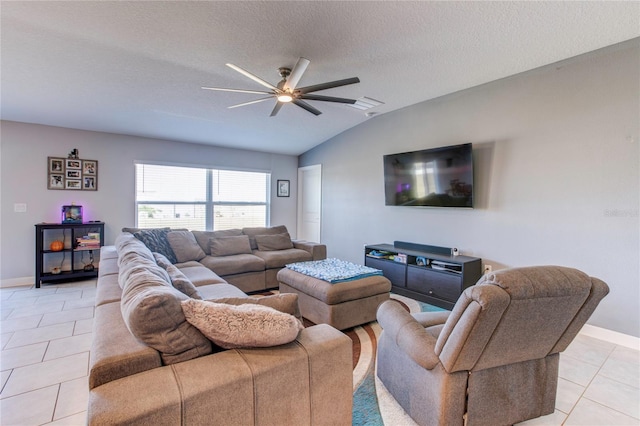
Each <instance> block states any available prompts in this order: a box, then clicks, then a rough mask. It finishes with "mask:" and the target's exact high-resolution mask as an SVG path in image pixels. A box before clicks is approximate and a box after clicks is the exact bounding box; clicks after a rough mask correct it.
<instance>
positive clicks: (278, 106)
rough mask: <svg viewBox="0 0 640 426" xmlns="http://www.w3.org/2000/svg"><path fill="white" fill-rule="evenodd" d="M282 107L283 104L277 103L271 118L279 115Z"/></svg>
mask: <svg viewBox="0 0 640 426" xmlns="http://www.w3.org/2000/svg"><path fill="white" fill-rule="evenodd" d="M282 105H284V103H283V102H276V105H275V106H274V107H273V111H271V115H270V117H274V116H275V115H276V114H277V113H278V111H280V108H282Z"/></svg>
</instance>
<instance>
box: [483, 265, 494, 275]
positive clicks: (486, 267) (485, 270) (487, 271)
mask: <svg viewBox="0 0 640 426" xmlns="http://www.w3.org/2000/svg"><path fill="white" fill-rule="evenodd" d="M492 270H493V267H492V266H491V265H484V273H485V274H488V273H490V272H491V271H492Z"/></svg>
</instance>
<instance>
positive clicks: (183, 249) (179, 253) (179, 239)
mask: <svg viewBox="0 0 640 426" xmlns="http://www.w3.org/2000/svg"><path fill="white" fill-rule="evenodd" d="M167 240H168V241H169V245H170V246H171V249H172V250H173V253H174V254H175V255H176V259H177V260H178V262H188V261H190V260H200V259H202V258H203V257H205V256H206V254H205V252H204V251H203V250H202V248H201V247H200V245H199V244H198V242H197V241H196V237H195V235H193V234H192V233H191V232H190V231H170V232H169V233H167Z"/></svg>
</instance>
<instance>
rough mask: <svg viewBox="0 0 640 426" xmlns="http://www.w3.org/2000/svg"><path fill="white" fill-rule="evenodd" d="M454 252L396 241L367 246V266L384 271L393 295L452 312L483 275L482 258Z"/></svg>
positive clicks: (365, 259) (444, 248)
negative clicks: (459, 254)
mask: <svg viewBox="0 0 640 426" xmlns="http://www.w3.org/2000/svg"><path fill="white" fill-rule="evenodd" d="M451 253H452V251H451V249H450V248H448V247H437V246H429V245H424V244H415V243H408V242H404V241H395V242H394V243H393V245H391V244H374V245H367V246H365V248H364V256H365V257H364V263H365V265H367V266H369V267H372V268H376V269H380V270H382V272H383V274H384V276H385V277H387V278H388V279H389V281H391V284H392V286H393V288H392V290H391V291H392V292H394V293H397V294H400V295H403V296H407V297H410V298H412V299H416V300H420V301H422V302H426V303H429V304H432V305H435V306H439V307H441V308H445V309H449V310H451V309H452V308H453V306H454V305H455V304H456V301H457V300H458V297H460V294H462V292H463V291H464V289H465V288H467V287H470V286H472V285H474V284H475V283H476V282H477V281H478V280H479V279H480V277H481V276H482V259H480V258H477V257H468V256H452V254H451Z"/></svg>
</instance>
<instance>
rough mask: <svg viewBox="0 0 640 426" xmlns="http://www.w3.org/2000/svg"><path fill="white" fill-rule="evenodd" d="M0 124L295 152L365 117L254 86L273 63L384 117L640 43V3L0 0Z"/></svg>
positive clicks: (273, 73) (270, 74)
mask: <svg viewBox="0 0 640 426" xmlns="http://www.w3.org/2000/svg"><path fill="white" fill-rule="evenodd" d="M0 18H1V22H0V24H1V33H0V35H1V45H0V47H1V50H0V52H1V64H0V65H1V80H0V82H1V87H0V89H1V102H2V103H1V110H0V112H1V118H2V119H3V120H11V121H18V122H25V123H39V124H46V125H53V126H61V127H69V128H76V129H84V130H94V131H101V132H111V133H120V134H127V135H135V136H144V137H150V138H159V139H170V140H176V141H183V142H192V143H199V144H210V145H216V146H225V147H234V148H240V149H250V150H258V151H266V152H273V153H282V154H291V155H298V154H301V153H303V152H305V151H307V150H309V149H311V148H312V147H314V146H316V145H318V144H320V143H322V142H324V141H326V140H327V139H330V138H331V137H333V136H335V135H337V134H339V133H341V132H343V131H345V130H347V129H349V128H351V127H354V126H357V125H359V124H360V123H362V122H364V121H366V120H369V119H371V118H370V117H369V116H367V115H366V114H365V111H361V110H358V109H355V108H352V107H350V106H346V105H343V104H336V103H329V102H318V101H309V103H310V104H312V105H313V106H314V107H315V108H317V109H319V110H320V111H322V112H323V114H322V115H319V116H314V115H312V114H310V113H308V112H307V111H305V110H303V109H301V108H298V107H297V106H294V105H291V104H289V105H285V106H284V107H283V108H282V109H281V110H280V112H279V114H278V115H277V116H275V117H270V116H269V115H270V113H271V110H272V109H273V106H274V104H275V101H271V100H270V101H265V102H261V103H256V104H252V105H248V106H244V107H239V108H233V109H228V108H227V107H228V106H231V105H235V104H239V103H242V102H247V101H251V100H254V99H258V98H260V95H255V94H245V93H229V92H213V91H208V90H202V89H201V86H217V87H231V88H238V89H249V90H264V88H263V87H262V86H260V85H259V84H257V83H256V82H254V81H252V80H250V79H248V78H247V77H245V76H243V75H241V74H240V73H238V72H236V71H234V70H232V69H231V68H229V67H227V66H225V64H226V63H233V64H235V65H237V66H240V67H242V68H244V69H246V70H248V71H250V72H251V73H253V74H255V75H257V76H259V77H261V78H262V79H264V80H267V81H269V82H270V83H272V84H276V83H277V82H278V81H279V80H280V77H279V74H278V68H279V67H293V65H294V64H295V63H296V61H297V59H298V57H301V56H302V57H305V58H308V59H309V60H310V61H311V63H310V65H309V67H308V68H307V70H306V72H305V74H304V75H303V77H302V80H301V82H300V84H299V86H303V85H304V86H307V85H314V84H318V83H324V82H327V81H333V80H339V79H343V78H348V77H359V78H360V81H361V82H360V83H359V84H353V85H349V86H344V87H339V88H334V89H329V90H325V91H322V92H316V93H317V94H322V95H328V96H339V97H346V98H353V99H358V98H361V97H368V98H372V99H376V100H379V101H381V102H383V105H380V106H378V107H375V108H372V109H370V110H368V111H367V112H369V113H373V114H370V115H372V116H373V117H375V114H384V113H386V112H390V111H394V110H397V109H400V108H404V107H406V106H409V105H412V104H416V103H419V102H422V101H425V100H429V99H433V98H436V97H439V96H442V95H446V94H449V93H452V92H456V91H459V90H462V89H466V88H469V87H473V86H476V85H479V84H483V83H487V82H490V81H493V80H497V79H500V78H503V77H507V76H510V75H514V74H517V73H519V72H523V71H527V70H530V69H533V68H536V67H540V66H543V65H547V64H550V63H553V62H557V61H559V60H562V59H566V58H569V57H572V56H576V55H579V54H582V53H586V52H589V51H593V50H596V49H599V48H602V47H605V46H608V45H612V44H615V43H618V42H622V41H625V40H629V39H631V38H635V37H638V36H640V2H637V1H625V2H598V1H592V2H581V1H575V2H574V1H571V2H483V1H470V2H447V1H444V2H432V1H417V2H415V1H398V2H396V1H376V2H369V1H347V2H342V1H300V2H279V1H211V2H207V1H204V2H195V1H193V2H192V1H173V2H172V1H86V2H85V1H55V2H44V1H43V2H32V1H24V2H22V1H3V2H2V4H1V6H0Z"/></svg>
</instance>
